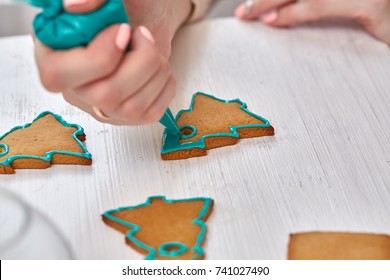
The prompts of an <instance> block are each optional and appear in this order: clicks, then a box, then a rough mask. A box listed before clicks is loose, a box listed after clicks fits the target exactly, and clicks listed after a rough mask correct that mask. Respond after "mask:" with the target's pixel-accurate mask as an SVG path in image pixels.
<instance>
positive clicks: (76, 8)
mask: <svg viewBox="0 0 390 280" xmlns="http://www.w3.org/2000/svg"><path fill="white" fill-rule="evenodd" d="M105 2H106V0H64V2H63V5H64V9H65V11H67V12H69V13H73V14H83V13H88V12H92V11H94V10H96V9H97V8H99V7H100V6H102V5H103V4H104V3H105Z"/></svg>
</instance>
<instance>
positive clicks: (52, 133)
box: [0, 112, 92, 174]
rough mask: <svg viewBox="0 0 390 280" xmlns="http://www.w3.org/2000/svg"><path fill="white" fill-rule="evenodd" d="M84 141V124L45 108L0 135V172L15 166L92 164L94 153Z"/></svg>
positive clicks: (7, 171)
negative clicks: (33, 117)
mask: <svg viewBox="0 0 390 280" xmlns="http://www.w3.org/2000/svg"><path fill="white" fill-rule="evenodd" d="M83 141H85V134H84V129H83V128H82V127H81V126H79V125H77V124H69V123H67V122H66V121H65V120H64V119H63V118H62V117H61V116H59V115H56V114H54V113H51V112H43V113H41V114H39V115H38V116H37V117H36V118H35V119H34V120H33V122H32V123H28V124H26V125H24V126H17V127H15V128H13V129H11V130H10V131H9V132H7V133H5V134H4V135H3V136H0V174H13V173H14V172H15V169H43V168H48V167H49V166H50V165H51V164H79V165H91V164H92V159H91V154H90V153H89V152H88V151H87V149H86V148H85V146H84V145H83V143H82V142H83Z"/></svg>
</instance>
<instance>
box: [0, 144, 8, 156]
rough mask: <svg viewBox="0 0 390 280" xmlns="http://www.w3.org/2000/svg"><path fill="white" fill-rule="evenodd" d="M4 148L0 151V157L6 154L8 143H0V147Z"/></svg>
mask: <svg viewBox="0 0 390 280" xmlns="http://www.w3.org/2000/svg"><path fill="white" fill-rule="evenodd" d="M1 147H2V148H4V152H0V157H4V156H6V155H7V154H8V145H7V144H2V143H0V148H1Z"/></svg>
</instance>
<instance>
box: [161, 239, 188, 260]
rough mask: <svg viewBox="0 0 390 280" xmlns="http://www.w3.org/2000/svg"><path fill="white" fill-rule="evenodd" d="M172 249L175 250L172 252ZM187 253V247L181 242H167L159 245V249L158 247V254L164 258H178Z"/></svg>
mask: <svg viewBox="0 0 390 280" xmlns="http://www.w3.org/2000/svg"><path fill="white" fill-rule="evenodd" d="M167 248H171V250H167ZM172 248H175V250H172ZM187 251H188V247H187V246H186V245H185V244H183V243H181V242H168V243H164V244H161V245H160V247H158V254H159V255H160V256H166V257H178V256H181V255H183V254H184V253H185V252H187Z"/></svg>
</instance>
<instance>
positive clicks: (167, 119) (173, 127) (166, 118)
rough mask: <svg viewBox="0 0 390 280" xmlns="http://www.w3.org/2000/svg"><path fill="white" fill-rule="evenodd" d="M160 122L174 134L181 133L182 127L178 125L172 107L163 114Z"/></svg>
mask: <svg viewBox="0 0 390 280" xmlns="http://www.w3.org/2000/svg"><path fill="white" fill-rule="evenodd" d="M160 123H161V124H162V125H163V126H165V127H166V128H167V129H168V130H169V131H170V132H171V133H172V134H174V135H180V129H179V128H178V127H177V124H176V121H175V117H174V116H173V114H172V111H171V109H169V108H168V109H167V110H166V111H165V113H164V115H163V116H162V118H161V120H160Z"/></svg>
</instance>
